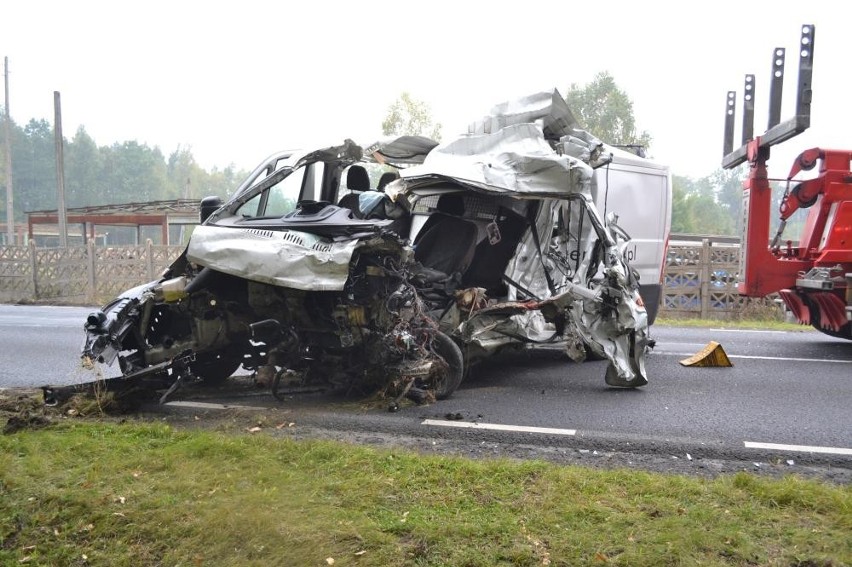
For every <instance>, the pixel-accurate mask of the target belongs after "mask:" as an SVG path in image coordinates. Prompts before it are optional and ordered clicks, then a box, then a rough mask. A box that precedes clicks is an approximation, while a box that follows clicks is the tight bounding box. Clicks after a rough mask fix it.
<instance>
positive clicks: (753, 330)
mask: <svg viewBox="0 0 852 567" xmlns="http://www.w3.org/2000/svg"><path fill="white" fill-rule="evenodd" d="M810 330H812V329H809V328H804V329H802V331H769V330H766V329H712V328H710V329H707V331H719V332H722V333H776V334H781V335H784V334H786V333H801V332H803V331H810Z"/></svg>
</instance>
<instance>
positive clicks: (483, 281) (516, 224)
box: [462, 208, 528, 297]
mask: <svg viewBox="0 0 852 567" xmlns="http://www.w3.org/2000/svg"><path fill="white" fill-rule="evenodd" d="M494 223H495V224H496V225H497V230H498V232H499V234H500V240H499V242H496V243H494V244H492V243H491V242H490V241H489V239H488V238H485V239H483V240H482V242H480V243H479V244H478V245H477V246H476V249H475V251H474V254H473V260H472V261H471V263H470V266H469V267H468V269H467V271H466V272H465V273H464V276H463V277H462V285H463V286H464V287H482V288H485V291H486V293H487V294H488V296H489V297H502V296H504V295H506V294H507V293H508V289H507V288H506V284H504V283H503V272H505V271H506V266H507V265H508V264H509V260H511V259H512V256H514V255H515V250H516V249H517V248H518V243H519V242H520V240H521V236H523V234H524V232H526V229H527V226H528V223H527V221H526V219H525V218H524V217H522V216H521V215H518V214H514V213H512V212H510V211H507V210H505V209H502V208H501V209H498V211H497V215H496V217H495V218H494Z"/></svg>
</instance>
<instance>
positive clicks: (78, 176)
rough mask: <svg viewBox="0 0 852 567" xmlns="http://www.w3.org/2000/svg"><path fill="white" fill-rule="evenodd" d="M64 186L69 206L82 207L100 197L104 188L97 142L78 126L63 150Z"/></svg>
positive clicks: (83, 128)
mask: <svg viewBox="0 0 852 567" xmlns="http://www.w3.org/2000/svg"><path fill="white" fill-rule="evenodd" d="M65 188H66V191H67V195H68V201H67V202H68V206H69V207H83V206H86V205H89V204H92V203H94V202H97V200H98V199H99V198H100V196H101V194H102V191H103V190H104V189H105V187H104V186H103V180H102V177H101V156H100V150H98V146H97V144H95V141H94V140H93V139H92V137H91V136H89V134H88V133H87V132H86V128H85V127H83V126H80V127H79V128H77V133H76V134H74V138H73V139H72V140H71V142H70V143H68V144H67V145H66V150H65Z"/></svg>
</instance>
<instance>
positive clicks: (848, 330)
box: [814, 323, 852, 341]
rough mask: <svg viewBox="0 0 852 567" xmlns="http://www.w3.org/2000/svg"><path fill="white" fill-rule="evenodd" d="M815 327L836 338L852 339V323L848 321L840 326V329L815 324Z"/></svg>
mask: <svg viewBox="0 0 852 567" xmlns="http://www.w3.org/2000/svg"><path fill="white" fill-rule="evenodd" d="M814 329H816V330H817V331H819V332H820V333H825V334H826V335H828V336H829V337H834V338H836V339H846V340H847V341H852V323H846V324H845V325H843V326H842V327H840V330H839V331H834V330H832V329H823V328H821V327H818V326H817V325H814Z"/></svg>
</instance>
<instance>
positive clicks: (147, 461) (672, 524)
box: [0, 414, 852, 567]
mask: <svg viewBox="0 0 852 567" xmlns="http://www.w3.org/2000/svg"><path fill="white" fill-rule="evenodd" d="M256 417H257V416H256V414H253V417H252V418H250V419H249V418H244V419H243V420H242V421H235V422H233V423H232V422H231V421H228V423H229V424H231V425H230V426H229V427H231V428H230V429H225V430H218V429H217V430H197V429H194V428H191V429H180V428H177V427H173V426H170V425H167V424H153V425H152V424H139V423H138V422H135V421H132V420H128V421H127V422H125V423H97V422H96V423H91V422H83V421H67V422H63V423H61V424H58V425H51V426H48V427H46V428H44V429H28V430H22V431H19V432H18V433H15V434H8V435H0V454H2V455H3V458H2V465H0V565H51V566H52V565H109V566H117V567H121V566H127V567H130V566H133V567H138V566H155V565H156V566H159V565H216V566H224V567H229V566H240V567H243V566H248V567H252V566H268V565H284V566H289V565H293V566H302V565H323V566H327V565H335V566H340V565H360V566H364V565H367V566H373V565H375V566H386V565H394V566H412V567H414V566H417V567H422V566H434V567H438V566H445V565H464V566H469V567H478V566H483V567H485V566H488V567H492V566H499V565H504V566H511V565H528V566H533V565H554V566H555V565H630V566H639V567H642V566H654V567H657V566H659V565H731V566H745V565H779V566H781V565H784V566H788V565H814V566H816V565H820V566H827V565H832V566H834V565H838V566H839V565H849V564H852V538H850V537H849V534H850V533H852V487H849V486H838V485H832V484H828V483H825V482H819V481H814V480H808V479H802V478H799V477H796V476H789V477H784V478H782V479H770V478H764V477H757V476H755V475H752V474H749V473H745V472H741V473H737V474H733V475H723V476H720V477H717V478H715V479H702V478H694V477H686V476H678V475H670V474H657V473H648V472H643V471H636V470H627V469H623V470H598V469H590V468H585V467H580V466H561V465H557V464H553V463H546V462H542V461H516V460H510V459H494V460H489V459H482V460H471V459H465V458H462V457H447V456H435V455H419V454H416V453H413V452H409V451H406V450H401V449H394V450H390V449H387V448H383V449H377V448H373V447H361V446H357V445H350V444H344V443H339V442H329V441H316V440H311V441H302V440H297V439H293V438H290V435H292V434H293V432H294V430H295V429H297V428H298V426H296V427H294V428H289V427H285V428H283V429H279V428H278V427H277V426H276V425H275V423H274V422H269V423H266V422H264V423H261V425H257V423H258V421H257V420H256ZM251 425H254V427H251ZM214 427H218V426H214Z"/></svg>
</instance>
